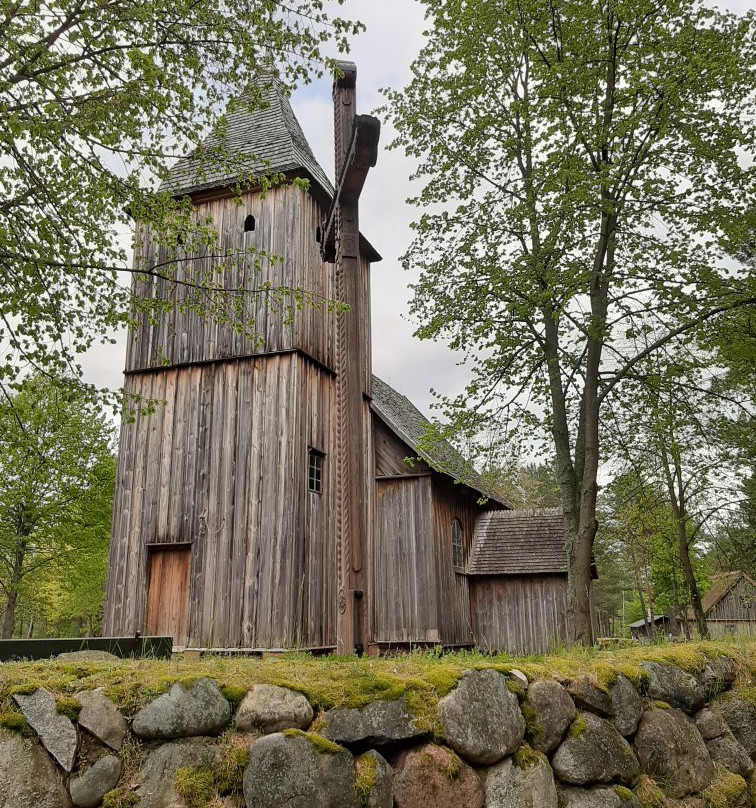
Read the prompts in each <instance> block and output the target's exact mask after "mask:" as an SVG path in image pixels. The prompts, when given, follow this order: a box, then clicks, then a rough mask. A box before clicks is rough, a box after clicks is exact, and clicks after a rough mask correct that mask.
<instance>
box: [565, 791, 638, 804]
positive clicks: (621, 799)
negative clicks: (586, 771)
mask: <svg viewBox="0 0 756 808" xmlns="http://www.w3.org/2000/svg"><path fill="white" fill-rule="evenodd" d="M559 805H560V808H639V806H640V803H639V801H638V799H637V797H636V796H635V795H634V794H633V792H632V791H628V790H627V789H626V788H622V787H618V786H614V787H611V786H599V787H598V788H574V787H567V788H560V789H559Z"/></svg>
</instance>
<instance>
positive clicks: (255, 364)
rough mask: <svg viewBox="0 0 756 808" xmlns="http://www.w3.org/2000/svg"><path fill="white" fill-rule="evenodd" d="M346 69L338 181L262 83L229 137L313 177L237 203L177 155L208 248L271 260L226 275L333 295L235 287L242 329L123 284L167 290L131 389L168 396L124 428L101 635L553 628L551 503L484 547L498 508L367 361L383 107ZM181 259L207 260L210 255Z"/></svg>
mask: <svg viewBox="0 0 756 808" xmlns="http://www.w3.org/2000/svg"><path fill="white" fill-rule="evenodd" d="M355 79H356V69H355V67H354V65H352V64H351V63H343V64H342V65H341V75H340V77H339V78H338V79H336V80H335V82H334V87H333V98H334V123H335V127H334V130H335V148H336V184H335V187H334V186H333V185H331V183H330V181H329V179H328V178H327V177H326V175H325V173H324V172H323V170H322V168H321V167H320V166H319V165H318V163H317V161H316V160H315V157H314V156H313V154H312V151H311V149H310V147H309V145H308V144H307V141H306V140H305V137H304V134H303V132H302V130H301V128H300V126H299V123H298V122H297V120H296V118H295V116H294V114H293V112H292V109H291V107H290V105H289V102H288V100H287V98H286V95H285V93H284V92H283V90H282V88H281V87H280V86H279V84H278V83H277V81H275V80H274V79H270V80H268V81H267V83H266V86H265V87H263V88H262V91H263V98H264V102H265V103H264V108H262V109H259V110H257V111H255V112H249V111H247V110H246V109H245V110H242V111H238V112H234V113H232V114H230V115H229V116H228V120H227V129H226V131H225V135H224V137H225V143H226V144H227V145H228V147H229V148H230V149H233V151H234V152H235V153H236V154H237V155H238V156H239V158H240V160H239V164H240V165H243V164H244V161H245V159H246V160H247V166H246V167H247V169H249V170H251V171H253V172H254V171H257V172H259V173H263V172H264V173H268V174H280V175H284V176H285V178H286V179H287V180H292V179H295V178H301V179H305V180H307V181H308V186H307V188H306V189H305V188H304V187H302V185H301V184H293V185H292V184H291V183H290V182H285V183H282V184H280V185H276V186H275V187H273V188H271V189H267V190H266V192H265V193H261V189H260V188H259V187H254V186H252V187H248V188H245V189H244V190H243V193H242V197H241V204H239V200H238V199H235V198H234V197H235V190H234V186H235V184H236V183H237V180H238V176H237V175H234V174H232V175H228V172H223V171H216V172H215V173H213V171H212V170H210V171H208V170H204V169H202V168H201V167H200V164H199V163H198V162H197V161H196V160H193V159H192V158H191V157H190V158H188V159H186V160H183V161H180V162H179V163H178V164H177V165H176V166H175V167H174V169H173V170H172V172H171V175H170V177H169V179H168V186H167V187H168V188H169V190H170V191H171V193H173V194H174V195H176V196H182V197H183V196H188V197H189V198H190V199H191V202H192V205H193V208H194V211H195V212H196V215H197V216H198V217H209V219H210V220H211V221H212V222H213V224H214V226H215V228H216V230H217V232H218V233H219V234H220V236H221V247H222V250H221V252H222V253H223V254H226V255H229V254H234V253H240V252H243V251H244V250H246V249H248V248H249V247H254V248H256V249H257V250H260V251H263V252H265V253H267V254H274V255H277V256H279V258H280V260H278V261H271V262H267V263H264V264H263V266H262V268H261V269H260V271H259V272H258V271H256V270H254V269H252V268H249V267H246V266H245V265H244V263H243V262H237V263H235V264H232V263H229V264H228V265H225V264H224V268H223V270H222V271H223V273H225V274H224V276H223V278H222V279H221V284H222V285H223V286H228V287H229V288H237V287H239V286H257V287H258V288H280V287H289V288H302V289H305V290H307V291H308V292H309V293H310V294H311V295H312V296H313V297H314V298H317V299H321V300H335V301H339V302H341V303H344V304H346V307H342V308H339V309H336V310H334V309H332V308H329V307H327V306H326V307H312V306H308V305H305V306H303V307H302V308H301V310H299V311H296V312H295V314H294V316H292V317H287V316H284V314H283V313H281V312H280V311H277V310H276V309H275V308H271V307H270V305H268V303H267V302H266V296H265V295H264V294H250V295H249V298H250V299H249V300H245V301H244V306H245V309H244V315H245V317H247V319H248V320H249V322H253V323H254V329H255V331H256V332H257V333H256V334H255V335H251V334H249V333H248V332H245V331H237V330H235V329H232V328H231V327H230V326H228V325H225V324H223V323H222V322H218V321H214V320H213V319H212V318H205V317H201V316H198V315H197V314H196V313H194V312H193V311H192V310H190V309H188V308H187V307H185V306H182V305H181V304H180V303H181V301H180V295H181V286H180V284H179V285H176V286H175V288H173V287H171V288H170V289H169V287H168V286H167V283H166V281H164V280H161V279H160V278H159V277H157V276H154V277H153V278H152V279H151V281H150V282H145V281H143V280H142V281H138V283H139V284H140V286H139V287H138V288H137V292H138V293H139V294H141V295H147V296H149V297H153V298H155V299H159V298H161V297H165V296H166V295H168V296H170V295H173V296H174V297H175V303H176V305H174V306H172V307H171V308H170V312H169V313H168V314H165V315H163V316H161V317H160V318H159V319H158V320H156V321H154V322H153V321H152V319H151V318H150V317H148V316H147V315H143V316H142V319H141V322H140V323H139V326H138V327H136V328H134V329H133V330H132V331H131V333H130V335H129V343H128V351H127V359H126V370H125V388H126V392H127V393H128V394H134V395H137V396H141V397H143V398H144V399H146V400H157V401H160V402H164V403H163V404H161V405H159V406H158V407H157V408H156V410H155V411H154V412H152V413H151V414H148V413H138V414H137V416H136V418H135V419H133V420H124V422H123V424H122V427H121V437H120V451H119V463H118V472H117V480H116V498H115V506H114V514H113V527H112V540H111V549H110V562H109V571H108V580H107V588H106V599H105V613H104V623H103V631H104V633H105V634H106V635H109V636H134V635H135V634H137V633H141V634H150V635H171V636H172V637H173V638H174V646H175V647H177V648H186V647H190V648H201V649H211V648H237V649H246V650H250V651H252V650H264V649H285V648H301V649H309V650H313V651H316V650H317V651H328V650H334V651H338V652H340V653H350V652H352V651H357V652H358V653H359V652H362V651H363V650H374V649H376V648H377V649H380V648H386V647H392V646H397V645H398V646H404V647H406V646H407V645H410V644H414V643H421V644H440V645H444V646H449V647H453V646H470V645H473V644H475V643H476V641H477V639H478V637H477V635H478V633H479V626H480V627H481V629H480V630H481V632H482V633H481V637H482V638H483V640H484V644H485V645H486V647H491V648H502V649H510V650H525V651H528V650H533V651H537V650H546V646H547V644H548V642H551V641H552V640H553V641H557V642H558V641H559V640H560V639H561V638H563V637H564V613H565V608H564V603H565V596H566V558H565V556H564V552H563V550H562V546H561V541H559V542H557V543H556V544H555V543H554V542H553V541H552V542H551V544H549V543H548V542H546V543H544V542H543V541H541V536H542V532H539V531H540V530H541V527H544V526H545V527H544V529H545V530H546V532H547V533H548V531H549V530H552V528H553V523H554V519H555V515H554V514H553V513H550V514H545V513H542V514H533V513H531V514H528V515H527V518H526V524H527V525H528V530H529V531H530V532H528V530H526V531H525V533H524V534H522V535H525V536H526V538H525V540H524V544H523V541H522V540H520V539H517V538H516V537H515V543H514V546H515V547H517V548H519V550H518V551H517V552H515V553H510V563H508V564H507V565H506V567H505V568H502V566H501V564H497V563H495V562H496V557H497V552H496V551H495V550H494V551H493V553H492V552H491V551H490V548H491V546H492V544H491V542H492V538H491V537H492V536H493V537H494V539H493V541H494V544H495V541H499V542H500V543H501V542H502V541H503V542H504V543H506V542H508V541H509V538H507V536H509V534H510V533H511V530H510V528H511V526H512V525H514V524H515V522H514V521H512V519H511V518H510V519H509V521H507V522H501V525H502V526H503V527H502V528H501V529H498V528H493V529H492V527H491V525H492V524H493V525H495V524H498V522H497V520H501V519H502V518H504V517H505V515H506V514H508V513H510V515H511V512H510V511H509V506H508V505H507V504H506V503H505V502H503V501H500V500H499V499H497V497H496V496H494V495H491V494H490V493H489V492H486V491H485V488H484V486H483V485H482V483H480V482H479V481H478V479H477V477H475V475H474V473H472V472H471V471H469V470H465V468H464V462H463V461H462V459H461V458H460V457H459V455H458V454H457V453H456V452H455V451H454V450H453V449H452V448H451V447H450V446H448V445H443V446H439V447H438V448H437V449H434V450H433V456H430V455H429V454H428V453H427V451H425V450H424V449H423V447H422V438H423V434H424V432H425V428H426V425H427V422H426V421H425V419H424V418H423V416H422V415H421V414H420V413H419V412H418V411H417V409H416V408H415V407H414V406H413V405H412V404H411V403H410V402H409V401H408V400H407V399H406V398H404V397H403V396H401V395H399V394H398V393H397V392H396V391H394V390H392V389H391V388H390V387H389V386H388V385H386V384H385V383H384V382H382V381H380V380H379V379H377V378H375V377H374V376H373V375H372V370H371V356H370V338H371V334H370V307H369V300H370V268H371V264H372V263H375V262H377V261H380V256H379V255H378V253H377V252H376V250H375V249H374V248H373V247H372V246H371V245H370V243H369V242H368V241H367V240H366V239H365V238H364V237H363V236H362V235H361V233H360V230H359V217H358V200H359V196H360V192H361V190H362V187H363V184H364V182H365V180H366V177H367V174H368V171H369V169H370V168H371V167H372V166H374V165H375V162H376V157H377V146H378V136H379V129H380V125H379V122H378V121H377V120H376V119H375V118H372V117H370V116H364V115H357V114H356V111H355ZM213 144H214V141H213V137H212V136H211V138H209V139H208V141H207V144H206V145H207V146H208V148H212V146H213ZM138 243H139V251H140V253H139V256H140V260H141V261H142V262H143V265H145V266H147V267H149V266H157V265H160V264H161V262H163V261H167V260H169V256H168V254H167V252H166V248H165V246H163V245H161V244H160V243H158V241H157V240H155V239H153V238H152V237H151V234H150V233H149V232H138ZM187 258H189V259H192V260H202V261H205V262H206V264H207V269H208V270H212V269H213V265H212V262H213V260H214V259H213V258H212V257H204V258H199V257H192V256H188V257H187ZM179 266H180V264H179ZM407 458H415V462H412V463H408V462H407ZM460 479H464V481H465V482H464V483H462V482H460ZM515 515H516V514H515ZM558 518H561V517H558ZM544 520H545V521H544ZM515 521H516V520H515ZM479 525H484V526H485V529H484V530H483V533H481V538H480V540H479V539H478V533H480V528H479ZM539 525H540V526H541V527H539ZM476 530H477V531H478V532H476ZM508 531H509V532H508ZM552 532H553V531H552ZM517 535H520V534H517ZM497 536H498V539H497V538H496V537H497ZM502 537H503V538H502ZM528 537H529V538H528ZM518 541H519V542H520V543H519V544H517V542H518ZM476 542H477V543H478V544H480V546H478V544H476ZM484 545H485V547H484ZM539 548H540V549H539ZM544 548H545V550H544ZM484 550H485V552H484ZM486 553H488V555H486ZM539 554H540V556H539ZM544 554H545V556H548V558H547V559H546V560H545V561H544V558H540V563H539V561H538V558H536V561H535V563H530V562H531V561H532V560H533V557H541V556H544ZM473 562H474V563H473ZM471 563H472V566H471Z"/></svg>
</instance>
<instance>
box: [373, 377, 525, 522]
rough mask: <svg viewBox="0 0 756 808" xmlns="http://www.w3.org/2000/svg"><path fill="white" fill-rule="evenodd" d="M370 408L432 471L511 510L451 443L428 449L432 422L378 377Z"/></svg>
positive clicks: (436, 443)
mask: <svg viewBox="0 0 756 808" xmlns="http://www.w3.org/2000/svg"><path fill="white" fill-rule="evenodd" d="M370 407H371V409H372V410H373V412H374V413H375V414H376V415H377V416H378V417H379V418H380V419H381V421H383V423H384V424H386V426H387V427H388V428H389V429H390V430H391V431H392V432H393V433H394V434H395V435H396V436H397V437H398V438H399V439H400V440H401V441H403V442H404V443H406V444H407V446H409V447H410V449H411V450H412V451H413V452H415V453H416V454H417V457H420V458H422V459H423V460H425V462H426V463H428V465H429V466H431V468H433V469H435V470H436V471H440V472H441V473H443V474H446V475H447V476H449V477H451V478H452V479H454V480H456V481H457V482H460V483H463V484H464V485H466V486H467V487H468V488H472V489H473V490H474V491H477V492H478V493H479V494H482V495H483V496H484V497H486V498H487V499H490V500H493V501H494V502H496V503H498V504H500V505H503V506H504V507H505V508H508V507H510V506H509V505H508V504H507V503H506V502H505V501H504V500H503V499H502V498H501V497H500V496H498V495H497V494H495V493H493V492H492V491H490V490H488V489H487V488H486V485H485V483H484V482H483V480H482V479H481V478H480V475H479V474H478V473H477V472H476V471H475V469H474V468H472V466H471V465H470V463H468V462H466V461H465V459H464V457H462V455H461V454H460V453H459V452H458V451H457V450H456V449H455V448H454V447H453V446H452V445H451V444H450V443H449V442H448V441H446V440H438V441H436V442H435V443H434V444H433V446H432V447H429V446H428V445H427V432H428V427H430V426H431V422H430V421H429V420H428V419H427V418H426V417H425V416H424V415H423V414H422V413H421V412H420V410H418V408H417V407H416V406H415V405H414V404H413V403H412V402H411V401H410V400H409V399H408V398H407V397H406V396H403V395H402V394H401V393H398V392H397V391H396V390H394V388H393V387H391V386H390V385H388V384H386V382H384V381H383V380H382V379H379V378H378V377H377V376H373V398H372V401H371V404H370Z"/></svg>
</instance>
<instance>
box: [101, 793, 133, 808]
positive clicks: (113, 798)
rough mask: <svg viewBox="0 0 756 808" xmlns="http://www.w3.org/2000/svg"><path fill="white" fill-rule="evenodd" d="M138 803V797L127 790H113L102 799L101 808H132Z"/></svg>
mask: <svg viewBox="0 0 756 808" xmlns="http://www.w3.org/2000/svg"><path fill="white" fill-rule="evenodd" d="M138 802H139V797H137V795H136V794H135V793H134V792H133V791H129V790H128V788H114V789H113V790H112V791H108V792H107V794H105V796H104V797H103V798H102V808H132V806H134V805H136V804H137V803H138Z"/></svg>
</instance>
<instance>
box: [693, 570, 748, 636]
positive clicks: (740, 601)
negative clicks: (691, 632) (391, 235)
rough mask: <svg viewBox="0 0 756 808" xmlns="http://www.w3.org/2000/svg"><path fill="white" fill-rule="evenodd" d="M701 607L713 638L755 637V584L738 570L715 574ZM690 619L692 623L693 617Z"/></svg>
mask: <svg viewBox="0 0 756 808" xmlns="http://www.w3.org/2000/svg"><path fill="white" fill-rule="evenodd" d="M701 605H702V606H703V610H704V614H705V615H706V624H707V626H708V628H709V634H711V635H712V636H714V637H718V636H722V635H724V634H756V583H754V580H753V578H751V577H750V576H749V575H746V573H744V572H740V571H739V570H738V571H735V572H724V573H722V574H720V575H715V576H714V580H713V581H712V584H711V589H709V591H708V592H707V593H706V594H705V595H704V596H703V599H702V600H701ZM689 619H690V620H693V615H692V614H689ZM692 625H693V626H695V621H693V623H692Z"/></svg>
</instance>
